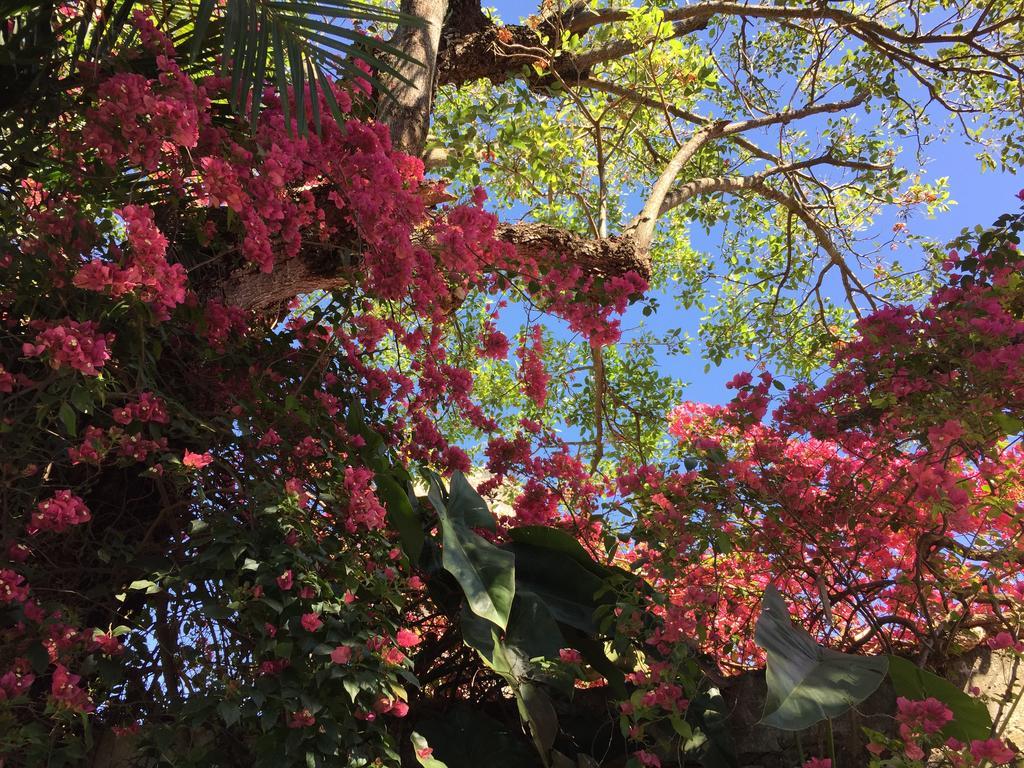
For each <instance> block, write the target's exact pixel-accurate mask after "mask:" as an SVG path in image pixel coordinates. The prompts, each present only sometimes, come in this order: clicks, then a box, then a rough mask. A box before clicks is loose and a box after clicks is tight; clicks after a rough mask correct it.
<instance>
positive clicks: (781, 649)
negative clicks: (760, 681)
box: [754, 587, 889, 731]
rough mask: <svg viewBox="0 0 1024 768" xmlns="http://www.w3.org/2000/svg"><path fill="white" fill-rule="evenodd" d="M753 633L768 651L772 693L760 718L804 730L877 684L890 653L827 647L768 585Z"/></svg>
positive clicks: (836, 713) (857, 700)
mask: <svg viewBox="0 0 1024 768" xmlns="http://www.w3.org/2000/svg"><path fill="white" fill-rule="evenodd" d="M754 639H755V641H756V642H757V644H758V645H759V646H761V647H762V648H764V649H765V650H766V651H767V652H768V670H767V675H766V679H767V683H768V695H767V698H766V700H765V705H764V715H763V716H762V718H761V723H762V724H764V725H769V726H772V727H774V728H780V729H782V730H785V731H802V730H803V729H804V728H808V727H810V726H812V725H814V724H815V723H817V722H820V721H822V720H825V719H827V718H832V717H838V716H839V715H841V714H843V713H844V712H846V711H847V710H848V709H849V708H850V707H853V706H855V705H857V704H859V703H860V702H862V701H864V699H866V698H867V697H868V696H870V695H871V694H872V693H874V691H875V689H876V688H878V685H879V683H881V682H882V678H883V677H885V673H886V670H887V669H888V667H889V661H888V658H887V657H885V656H853V655H851V654H847V653H839V652H838V651H833V650H831V649H830V648H823V647H822V646H820V645H818V644H817V643H816V642H814V638H812V637H811V636H810V635H809V634H808V633H807V632H806V631H805V630H803V629H801V628H800V627H797V626H796V625H794V624H793V622H792V621H791V620H790V617H789V611H788V610H787V608H786V603H785V602H784V601H783V599H782V595H780V594H779V592H778V590H776V589H775V588H774V587H768V589H767V590H766V591H765V595H764V602H763V603H762V607H761V615H760V616H759V617H758V619H757V627H756V629H755V631H754Z"/></svg>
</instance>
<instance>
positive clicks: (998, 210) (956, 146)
mask: <svg viewBox="0 0 1024 768" xmlns="http://www.w3.org/2000/svg"><path fill="white" fill-rule="evenodd" d="M490 4H491V5H493V6H494V7H495V8H496V9H497V11H498V14H499V16H500V17H501V19H502V20H504V21H506V22H507V23H514V22H517V21H519V20H520V19H521V18H522V17H524V16H526V15H529V14H530V13H532V12H535V10H536V8H537V5H536V3H532V2H527V0H498V2H494V0H491V3H490ZM975 151H976V149H975V147H973V146H971V145H969V144H968V143H967V142H966V141H965V140H964V139H963V138H962V137H960V136H957V135H953V136H952V137H950V138H949V139H948V140H947V141H946V142H945V143H941V144H940V143H936V144H933V145H931V146H930V147H929V148H928V149H927V150H926V152H927V156H928V157H927V162H926V164H925V166H924V167H923V169H922V171H923V174H922V176H923V180H924V181H926V182H927V181H933V180H934V179H937V178H941V177H944V176H945V177H948V178H949V191H950V197H951V198H952V200H954V201H955V202H956V204H955V205H954V206H953V207H952V209H951V210H950V211H949V212H947V213H944V214H938V215H937V216H936V217H934V218H932V219H927V218H924V217H923V216H920V217H918V218H915V219H912V220H911V222H910V225H911V227H912V229H913V230H914V231H915V232H916V233H917V234H920V235H923V236H926V237H929V238H930V239H933V240H937V241H940V242H945V241H947V240H949V239H952V238H953V237H955V236H956V235H958V234H959V233H960V231H961V230H962V229H963V228H964V227H973V226H974V225H976V224H981V225H983V226H987V225H989V224H991V223H992V222H993V221H994V220H995V219H996V218H997V217H998V216H999V215H1000V214H1002V213H1005V212H1007V211H1010V210H1014V209H1016V207H1017V205H1018V201H1017V200H1016V199H1015V195H1016V194H1017V192H1018V190H1020V189H1021V187H1022V186H1024V177H1021V176H1016V175H1014V174H1010V173H1003V172H997V171H991V170H990V171H987V172H985V173H982V171H981V168H980V164H979V163H978V161H977V160H976V159H975V157H974V154H975ZM498 213H499V215H501V214H502V212H501V211H498ZM505 218H509V217H508V216H505ZM891 223H892V222H891V221H885V220H883V221H882V222H880V225H881V226H884V227H888V226H891ZM691 239H692V242H693V244H694V246H695V247H697V248H699V249H701V250H703V251H707V252H708V253H711V254H714V253H715V249H716V247H717V242H716V240H715V239H714V238H713V237H705V236H702V235H701V234H700V233H697V232H693V233H691ZM892 255H893V257H894V258H897V259H898V260H899V261H900V262H901V263H903V264H905V265H914V264H918V263H920V261H921V254H920V252H919V251H915V248H914V246H913V245H909V246H903V247H902V248H901V250H899V251H896V252H894V253H893V254H892ZM659 298H660V304H661V307H660V311H659V313H658V316H657V317H656V318H654V319H653V320H652V319H647V320H645V324H646V327H647V328H648V329H653V330H662V329H668V328H672V327H682V328H683V329H684V330H685V331H687V332H688V333H689V334H690V336H691V337H695V336H696V332H697V326H698V323H699V321H700V317H701V314H702V313H701V312H700V311H698V310H691V311H687V312H683V311H682V310H678V309H676V308H675V302H674V300H673V298H672V297H671V296H668V295H663V296H661V297H659ZM640 320H641V316H640V314H639V311H638V310H636V311H633V312H631V313H630V314H629V315H627V317H626V318H625V320H624V322H623V327H624V328H628V327H631V326H635V325H636V324H637V323H638V322H639V321H640ZM660 362H661V363H662V367H663V370H664V372H665V373H668V374H671V375H673V376H676V377H678V378H680V379H683V380H684V381H687V382H689V387H688V389H687V392H686V397H687V399H690V400H699V401H704V402H713V403H720V402H724V401H726V400H728V399H729V392H728V390H726V389H725V386H724V385H725V382H727V381H728V380H729V379H730V378H732V376H733V375H734V374H735V373H736V372H737V371H741V370H748V369H749V368H750V366H751V363H749V362H747V361H746V360H735V361H727V362H726V363H724V364H723V365H722V366H721V367H717V368H716V367H712V368H711V370H710V371H708V372H707V373H705V372H704V360H703V359H701V358H700V356H699V345H698V344H697V343H694V344H693V345H692V354H691V356H690V357H688V358H682V359H681V358H672V359H668V358H665V359H663V360H661V361H660Z"/></svg>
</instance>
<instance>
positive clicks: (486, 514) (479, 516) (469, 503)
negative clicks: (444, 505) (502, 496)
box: [448, 470, 496, 531]
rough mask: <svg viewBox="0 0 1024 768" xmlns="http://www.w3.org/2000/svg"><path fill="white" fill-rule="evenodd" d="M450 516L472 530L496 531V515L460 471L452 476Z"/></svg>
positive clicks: (449, 503)
mask: <svg viewBox="0 0 1024 768" xmlns="http://www.w3.org/2000/svg"><path fill="white" fill-rule="evenodd" d="M448 514H449V515H451V516H452V519H453V520H457V521H459V522H461V523H464V524H465V525H467V526H469V527H470V528H486V529H487V530H488V531H493V530H495V525H496V524H495V521H494V515H492V514H491V511H490V510H489V509H488V508H487V502H486V501H484V500H483V497H481V496H480V494H479V493H477V492H476V489H475V488H474V487H473V486H472V485H470V484H469V481H468V480H466V476H465V475H463V474H462V473H461V472H459V471H458V470H456V471H455V473H454V474H453V475H452V481H451V484H450V486H449V490H448Z"/></svg>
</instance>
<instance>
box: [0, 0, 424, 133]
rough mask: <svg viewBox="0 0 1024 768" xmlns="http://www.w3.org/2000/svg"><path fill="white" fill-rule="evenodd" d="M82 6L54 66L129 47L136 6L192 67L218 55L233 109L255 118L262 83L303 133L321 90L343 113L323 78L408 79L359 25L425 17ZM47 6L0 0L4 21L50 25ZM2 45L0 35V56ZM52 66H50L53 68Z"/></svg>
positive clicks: (386, 48) (322, 8)
mask: <svg viewBox="0 0 1024 768" xmlns="http://www.w3.org/2000/svg"><path fill="white" fill-rule="evenodd" d="M78 6H79V10H80V16H79V18H78V21H77V26H76V27H75V28H73V29H72V30H71V31H70V32H69V33H67V34H66V36H65V39H64V42H63V43H58V45H56V46H51V49H50V50H49V51H47V52H46V53H48V54H49V55H51V56H55V57H57V58H58V59H60V61H59V62H57V65H58V67H60V68H62V69H63V71H65V72H74V71H75V69H76V67H77V64H78V62H79V61H80V60H88V61H92V62H102V61H103V60H104V59H105V58H106V57H108V56H110V55H111V53H112V52H115V51H117V50H120V49H123V48H124V47H125V46H127V45H130V44H131V41H132V38H133V36H134V34H135V32H134V30H133V28H132V26H131V24H130V23H129V21H130V19H131V15H132V12H133V11H135V10H137V9H145V10H147V11H149V12H152V13H153V14H154V16H155V17H156V19H157V24H158V26H159V28H160V29H161V30H163V31H164V32H165V33H168V34H170V35H171V36H172V39H173V40H174V42H175V44H176V45H178V46H179V50H185V51H189V52H190V62H191V66H192V67H193V68H194V69H196V70H197V71H203V70H205V71H212V70H213V68H214V61H215V59H216V56H217V54H219V55H220V71H221V72H222V73H224V74H230V75H231V97H230V103H231V107H232V109H233V110H234V111H235V112H236V114H239V115H242V116H243V117H245V118H247V119H248V120H249V121H250V122H251V123H253V124H254V123H255V122H256V120H257V119H258V117H259V113H260V109H261V107H262V94H263V89H264V88H265V86H266V85H267V83H268V82H273V83H275V84H276V86H277V88H278V90H279V91H280V96H281V100H282V107H283V110H284V111H285V113H286V114H288V115H290V116H294V117H295V118H296V125H297V129H298V130H299V131H300V132H301V133H305V132H306V131H307V130H308V122H309V121H308V120H307V118H309V119H311V120H312V122H313V124H314V128H316V129H317V130H319V126H320V103H319V95H318V94H323V97H324V99H325V100H326V101H327V103H328V105H329V106H330V108H331V113H332V115H333V116H334V117H335V119H340V118H341V117H342V115H341V112H340V110H338V109H337V104H336V100H335V99H334V96H333V94H332V93H329V90H330V89H329V88H328V80H327V78H328V77H351V78H355V77H361V78H364V79H366V80H367V81H369V82H370V83H371V84H372V85H373V87H374V88H375V89H376V90H377V91H378V92H381V93H387V92H388V90H389V88H388V85H387V81H388V80H389V79H392V78H393V79H397V80H399V81H402V82H408V80H407V78H405V77H404V76H403V75H402V74H401V73H400V72H399V71H398V70H397V69H396V68H395V66H394V63H395V62H398V61H411V59H410V58H409V57H408V55H406V54H405V53H404V52H403V51H402V50H400V49H398V48H396V47H395V46H393V45H390V44H388V43H386V42H382V41H381V40H378V39H377V38H375V37H374V36H373V35H371V34H370V33H369V32H367V31H365V30H364V29H363V26H367V27H369V28H371V29H372V28H373V27H374V26H376V25H395V24H400V23H401V24H412V25H416V24H419V23H422V22H420V21H419V20H417V19H415V18H413V17H409V16H408V15H405V14H401V13H399V12H397V11H391V10H387V9H385V8H381V7H378V6H376V5H372V4H370V3H366V2H361V0H323V1H322V2H309V1H308V0H227V2H226V3H223V2H217V0H192V1H189V2H173V1H172V0H164V1H163V2H161V0H156V2H150V3H141V2H132V1H131V0H93V2H89V1H88V0H82V1H81V2H79V3H78ZM53 7H54V6H53V3H52V2H49V3H46V2H25V0H13V1H11V0H8V1H7V2H3V1H2V0H0V17H8V18H15V17H17V18H24V19H33V18H34V19H35V21H36V22H37V23H41V22H47V23H48V19H49V17H50V16H51V15H52V13H53ZM3 48H4V45H3V40H0V60H2V58H3V56H2V54H3V53H4V51H3V50H2V49H3ZM357 62H362V63H363V64H364V65H366V69H368V70H369V71H368V72H367V71H364V69H361V68H360V67H359V66H358V65H357ZM47 64H50V65H53V64H54V62H53V61H50V62H47ZM49 69H50V71H53V67H52V66H51V67H50V68H49ZM379 75H383V76H384V77H381V76H379ZM307 89H308V90H309V93H307V92H306V91H307ZM311 95H312V98H310V96H311ZM290 124H291V123H290V122H289V125H290Z"/></svg>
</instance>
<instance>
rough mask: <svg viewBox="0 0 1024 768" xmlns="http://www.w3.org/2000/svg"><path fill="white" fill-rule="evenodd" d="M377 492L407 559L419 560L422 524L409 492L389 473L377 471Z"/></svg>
mask: <svg viewBox="0 0 1024 768" xmlns="http://www.w3.org/2000/svg"><path fill="white" fill-rule="evenodd" d="M376 483H377V494H378V495H379V496H380V497H381V500H382V501H383V502H384V506H385V507H386V508H387V510H388V522H389V523H390V524H391V526H392V527H393V528H394V529H395V530H396V531H398V537H399V539H400V540H401V542H402V549H403V550H405V554H406V556H407V557H408V558H409V561H410V562H411V563H412V564H413V565H415V564H416V563H418V562H419V561H420V554H421V553H422V552H423V537H424V535H425V534H424V532H423V525H422V524H421V523H420V519H419V516H418V515H417V514H416V510H414V509H413V508H412V502H411V501H409V494H407V493H406V492H405V489H404V488H402V486H401V485H399V484H398V482H397V481H396V480H395V479H394V478H392V477H391V476H390V475H386V474H384V473H378V474H377V476H376Z"/></svg>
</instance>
